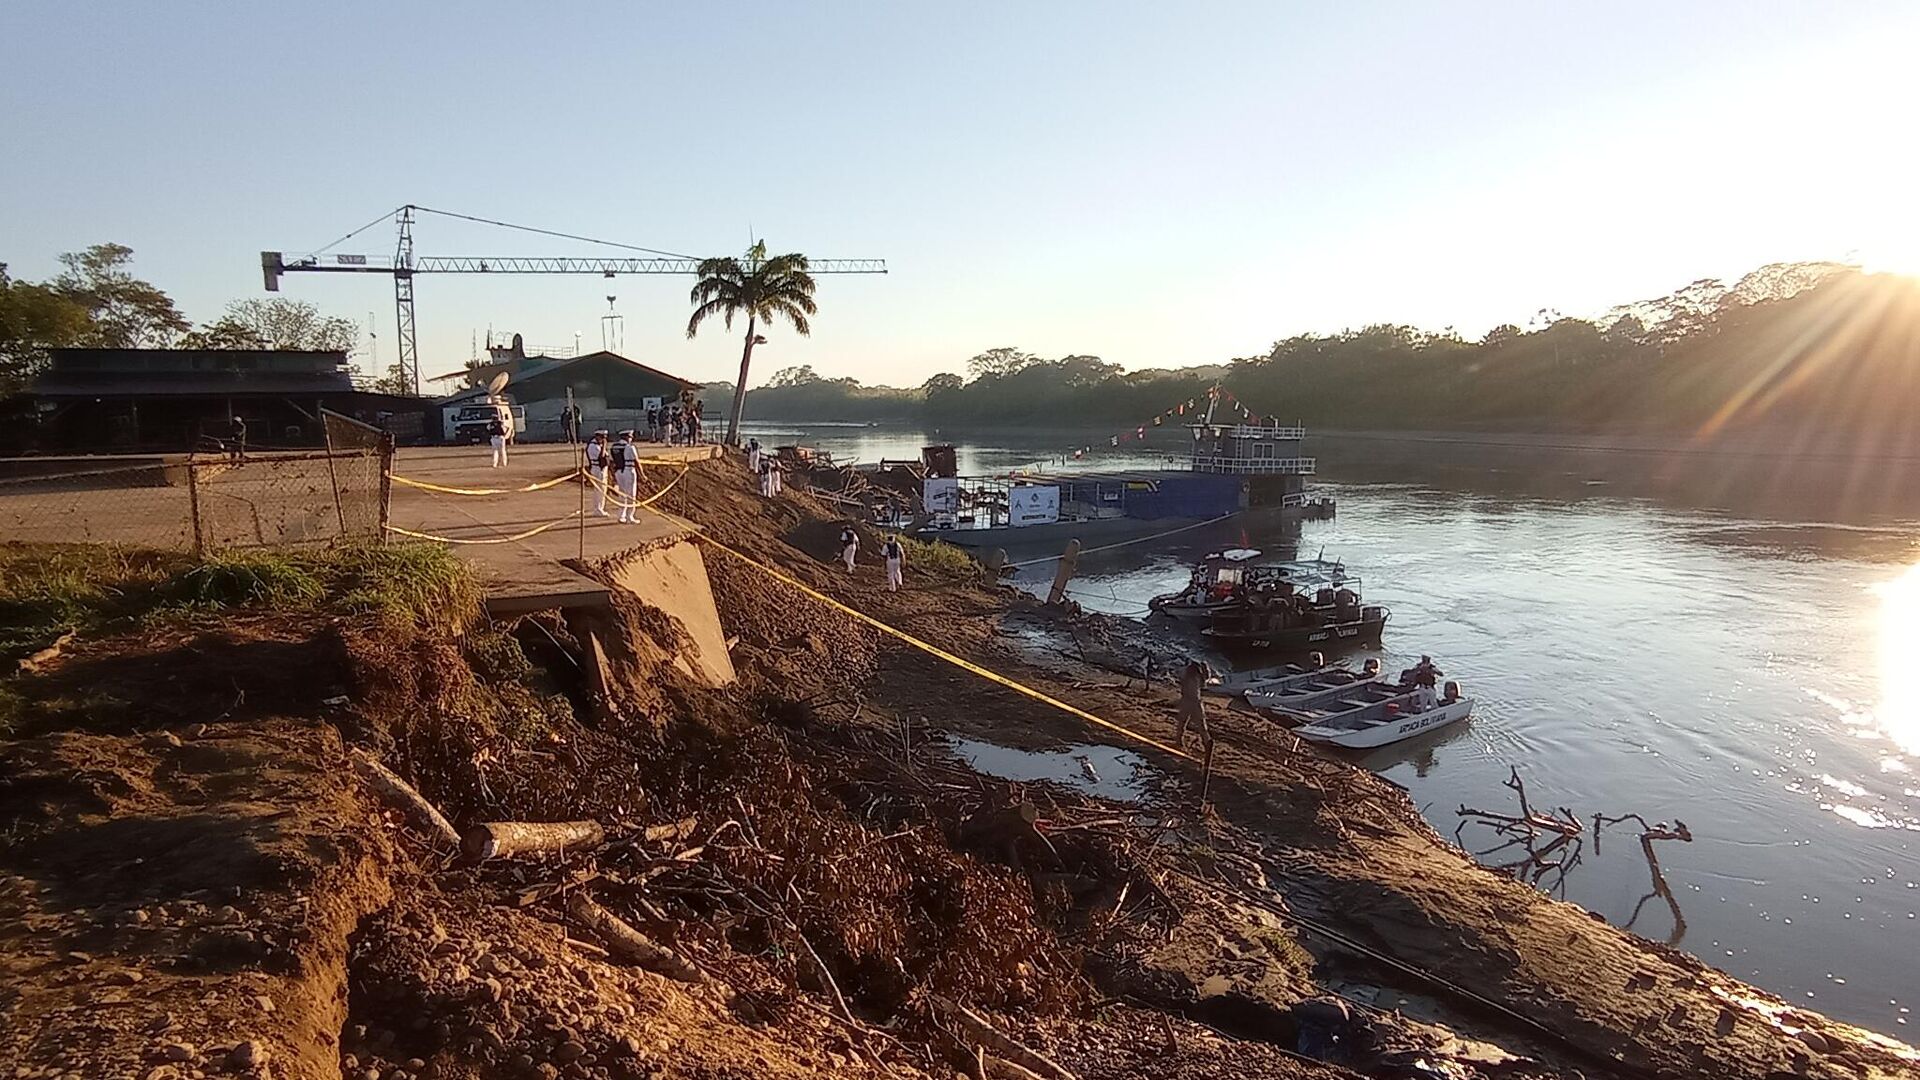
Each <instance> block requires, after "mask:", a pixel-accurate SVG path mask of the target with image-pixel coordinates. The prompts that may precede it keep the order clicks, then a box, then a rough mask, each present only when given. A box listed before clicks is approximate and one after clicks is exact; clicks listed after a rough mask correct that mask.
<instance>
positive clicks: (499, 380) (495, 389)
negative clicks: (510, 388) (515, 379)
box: [487, 371, 507, 397]
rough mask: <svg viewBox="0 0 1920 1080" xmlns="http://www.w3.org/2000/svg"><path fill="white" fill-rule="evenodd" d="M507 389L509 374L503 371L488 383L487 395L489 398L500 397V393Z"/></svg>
mask: <svg viewBox="0 0 1920 1080" xmlns="http://www.w3.org/2000/svg"><path fill="white" fill-rule="evenodd" d="M506 388H507V373H506V372H504V371H503V372H501V373H500V374H498V375H495V376H494V377H493V379H492V380H491V381H490V382H488V383H487V395H488V396H489V397H498V396H499V395H500V391H502V390H505V389H506Z"/></svg>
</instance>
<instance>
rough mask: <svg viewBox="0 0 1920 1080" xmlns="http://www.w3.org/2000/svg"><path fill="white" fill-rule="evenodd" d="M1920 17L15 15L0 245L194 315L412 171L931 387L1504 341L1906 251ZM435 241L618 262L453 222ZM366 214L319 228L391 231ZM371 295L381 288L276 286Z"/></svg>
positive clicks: (437, 304)
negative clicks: (1333, 347) (728, 271)
mask: <svg viewBox="0 0 1920 1080" xmlns="http://www.w3.org/2000/svg"><path fill="white" fill-rule="evenodd" d="M1917 46H1920V5H1912V4H1903V3H1856V4H1844V5H1840V4H1820V3H1804V4H1789V3H1759V2H1754V0H1745V2H1738V3H1732V2H1727V3H1722V2H1707V0H1701V2H1696V3H1687V4H1672V3H1614V4H1605V5H1578V6H1576V5H1547V4H1540V3H1537V2H1531V3H1475V4H1449V5H1415V4H1410V3H1392V4H1389V3H1378V4H1375V3H1353V4H1326V3H1311V4H1308V3H1275V2H1264V3H1262V2H1253V3H1194V4H1180V5H1168V4H1164V3H1129V2H1110V3H1100V4H1093V3H1085V4H1082V3H1065V2H1060V3H1048V4H1031V3H995V2H980V3H972V4H963V5H962V4H944V5H934V4H928V3H857V2H851V0H847V2H836V3H833V4H820V5H798V4H771V3H759V2H741V3H734V4H729V5H725V6H724V7H723V8H712V7H703V6H700V5H687V4H676V5H662V4H645V3H621V4H605V5H595V4H585V3H579V4H565V3H563V4H551V5H538V6H535V5H527V4H523V3H487V2H469V3H462V4H458V5H454V4H435V3H419V4H407V5H393V4H386V3H378V4H376V3H357V2H337V3H328V4H324V5H319V4H316V5H245V6H241V5H213V4H191V3H189V4H150V3H137V4H136V3H105V2H102V3H90V4H84V5H82V4H68V3H39V2H35V0H9V2H8V3H7V4H5V5H0V94H3V95H4V101H5V103H6V107H5V108H4V109H0V161H3V162H4V165H0V262H6V263H8V264H10V268H11V272H12V273H13V274H14V275H15V276H16V277H24V278H41V277H46V276H50V275H52V274H53V273H55V272H56V271H57V269H58V263H57V257H58V255H59V253H60V252H63V251H72V250H77V249H80V248H82V247H85V246H87V245H89V244H93V243H98V242H102V241H117V242H120V243H124V244H128V245H130V246H131V247H133V249H134V251H135V259H136V261H135V270H136V271H137V272H138V273H140V274H141V275H142V276H144V277H146V278H148V279H149V280H152V281H154V282H155V283H156V284H159V285H160V286H162V287H163V288H165V289H167V290H168V291H169V292H170V293H172V295H173V296H174V297H175V299H176V300H177V301H178V302H179V304H180V306H181V308H182V309H183V310H184V311H185V312H186V314H187V315H188V316H189V317H191V318H194V319H196V320H207V319H211V318H213V317H214V316H216V315H217V314H218V313H219V311H220V309H221V307H222V306H223V305H224V304H225V303H227V302H228V301H230V300H234V299H242V298H247V297H253V296H260V295H263V294H262V292H261V281H260V271H259V252H260V251H262V250H263V249H275V250H285V251H288V252H290V253H304V252H307V251H311V250H313V249H316V248H319V247H321V246H322V245H325V244H328V243H330V242H331V241H333V240H335V239H336V238H338V237H340V236H341V235H342V234H344V233H347V232H348V231H349V230H352V229H354V228H356V227H358V226H360V225H362V224H365V223H366V222H368V221H369V220H372V219H375V218H376V216H378V215H380V214H382V213H383V212H386V211H390V210H392V209H393V208H395V207H397V206H399V205H401V204H404V203H416V204H419V205H422V206H429V207H435V208H439V209H444V210H451V211H457V212H461V213H466V214H472V215H477V216H483V217H490V218H495V219H499V220H505V221H512V222H517V223H524V224H527V225H532V226H536V227H540V228H546V229H551V230H557V231H563V232H569V233H577V234H582V235H588V236H593V237H600V238H605V239H610V240H615V241H619V242H624V243H630V244H639V245H645V246H650V247H656V248H661V249H664V250H668V251H675V252H685V253H690V254H697V255H707V254H733V253H737V252H739V251H741V250H743V249H744V248H745V247H746V246H747V243H748V241H749V239H750V238H753V237H760V238H764V239H765V240H766V242H767V244H768V246H769V248H770V250H772V251H775V252H781V251H799V252H804V253H806V254H808V255H811V256H814V257H816V258H832V257H849V258H866V257H878V258H885V259H886V260H887V262H888V267H889V273H888V274H887V275H886V276H884V277H880V276H857V277H856V276H849V277H823V278H822V279H821V281H820V287H819V293H818V297H817V298H818V301H819V304H820V314H819V316H818V317H817V318H816V319H815V320H814V327H813V334H812V336H811V338H800V337H799V336H797V335H796V334H794V333H793V332H791V331H790V330H787V329H785V328H783V327H776V328H775V329H773V330H771V331H769V332H768V337H769V339H770V340H769V343H768V345H767V346H765V347H763V348H761V349H760V350H758V351H757V352H756V354H755V370H754V377H753V379H752V381H753V382H755V383H758V382H761V381H763V380H764V379H765V378H767V377H768V376H770V375H771V374H772V373H773V372H774V371H775V370H778V369H779V368H781V367H784V366H787V365H790V364H811V365H813V366H814V367H815V369H816V370H818V371H819V372H820V373H821V374H823V375H826V376H829V377H838V376H852V377H854V378H857V379H860V380H861V381H863V382H867V383H886V384H891V385H918V384H919V383H920V382H922V381H924V380H925V379H926V378H927V377H928V376H930V375H932V374H935V373H936V372H940V371H954V372H960V371H963V370H964V364H965V361H966V359H967V357H969V356H972V355H973V354H975V353H978V352H980V351H982V350H984V349H987V348H991V347H995V346H1015V347H1018V348H1022V349H1025V350H1028V351H1030V352H1034V353H1037V354H1040V355H1042V356H1047V357H1054V356H1062V355H1067V354H1070V353H1080V354H1092V355H1098V356H1101V357H1103V358H1105V359H1107V360H1109V361H1112V362H1116V363H1120V364H1123V365H1126V366H1127V367H1128V368H1133V369H1137V368H1147V367H1174V366H1185V365H1192V364H1208V363H1219V362H1222V361H1224V360H1226V359H1229V358H1232V357H1235V356H1245V355H1251V354H1256V353H1261V352H1264V351H1265V350H1266V349H1267V348H1268V347H1269V346H1270V344H1271V343H1272V342H1273V341H1274V340H1276V339H1279V338H1284V337H1287V336H1290V335H1293V334H1297V333H1303V332H1329V331H1337V330H1340V329H1343V328H1346V327H1349V326H1360V325H1364V324H1367V323H1375V322H1399V323H1410V324H1414V325H1418V326H1422V327H1425V328H1429V329H1435V330H1438V329H1443V328H1447V327H1452V328H1455V329H1456V330H1458V331H1459V332H1461V333H1465V334H1468V335H1476V336H1477V335H1478V334H1479V333H1481V332H1483V331H1485V330H1486V329H1487V328H1489V327H1491V326H1494V325H1497V324H1499V323H1502V322H1509V321H1511V322H1515V323H1519V324H1524V323H1525V322H1526V321H1527V320H1528V319H1529V318H1531V317H1533V316H1534V315H1535V313H1536V312H1539V311H1541V310H1542V309H1551V310H1554V311H1559V312H1564V313H1567V314H1573V315H1597V314H1599V313H1601V312H1603V311H1605V310H1606V309H1607V308H1608V307H1611V306H1612V305H1614V304H1616V303H1620V302H1625V301H1632V300H1638V299H1644V298H1647V297H1652V296H1658V295H1661V294H1663V293H1665V292H1668V291H1671V290H1672V289H1673V288H1675V287H1678V286H1680V285H1683V284H1685V283H1687V282H1689V281H1692V280H1694V279H1696V278H1700V277H1727V278H1732V277H1737V276H1738V275H1739V274H1741V273H1743V272H1744V271H1746V270H1748V269H1751V268H1753V267H1755V266H1758V265H1760V264H1763V263H1767V262H1772V261H1780V260H1795V259H1850V260H1858V261H1861V262H1863V263H1865V264H1866V265H1867V266H1868V267H1869V268H1874V269H1889V270H1896V271H1902V272H1920V224H1917V223H1916V216H1915V215H1916V209H1915V202H1916V201H1915V198H1914V194H1913V193H1914V192H1915V191H1917V190H1920V186H1916V180H1920V176H1916V173H1920V150H1917V149H1916V142H1917V141H1920V140H1916V139H1915V137H1914V135H1913V131H1914V120H1913V117H1912V115H1911V110H1912V109H1913V107H1914V105H1915V103H1916V102H1920V64H1917V63H1915V62H1914V61H1913V56H1914V55H1915V53H1916V47H1917ZM416 236H417V250H418V252H419V253H420V254H423V255H492V256H498V255H592V254H618V252H615V251H609V250H606V249H596V248H593V247H590V246H587V245H583V244H578V243H574V242H570V241H562V240H556V239H550V238H544V237H539V236H532V235H527V234H524V233H515V232H509V231H503V230H500V229H495V228H489V227H482V226H477V225H470V224H467V223H463V222H456V221H451V220H447V219H439V218H429V219H426V220H424V221H423V222H422V223H421V224H420V225H419V226H418V228H417V230H416ZM393 240H394V231H393V227H392V226H391V225H390V224H389V223H386V222H382V223H380V224H378V225H376V226H375V227H373V228H371V229H369V230H368V231H366V232H365V233H362V234H360V235H359V236H358V237H356V238H354V239H353V240H351V241H348V242H347V243H345V244H344V245H342V246H340V247H337V248H334V249H332V250H333V251H337V252H349V253H360V252H364V253H367V254H374V255H390V254H391V253H392V250H393ZM691 284H692V282H691V280H690V279H687V278H679V277H630V278H621V279H616V280H613V281H607V280H605V279H602V278H599V277H594V276H578V277H488V278H479V277H471V276H451V275H442V276H429V275H423V276H421V277H420V278H418V279H417V281H416V291H417V294H418V312H419V327H420V335H421V366H422V368H423V371H424V372H425V373H426V374H429V375H431V374H436V373H439V372H444V371H448V370H452V369H455V368H458V367H460V366H461V364H462V363H463V362H464V361H465V360H466V359H467V358H468V357H469V356H470V355H472V353H473V342H474V340H475V338H476V336H478V337H480V338H481V339H482V343H483V344H484V335H485V334H486V332H487V330H488V329H489V328H491V329H492V330H494V331H495V332H500V333H508V332H513V331H519V332H520V333H522V334H524V335H525V337H526V339H527V341H528V343H529V344H530V345H533V346H541V345H550V346H571V345H572V344H573V342H574V336H575V334H576V333H577V334H578V335H579V340H580V343H581V345H582V346H584V347H586V348H589V349H590V348H597V347H599V346H600V345H601V344H602V323H601V315H602V314H603V313H605V312H606V311H607V301H606V297H607V295H609V294H612V295H615V296H617V297H618V300H617V308H618V310H619V312H620V313H621V315H622V322H621V327H622V331H623V340H622V341H621V342H620V344H621V346H622V348H621V351H622V352H623V353H625V354H626V355H628V356H630V357H632V358H634V359H637V360H641V361H643V362H646V363H649V364H652V365H654V366H657V367H661V368H665V369H667V370H670V371H674V372H676V373H679V374H683V375H686V376H688V377H691V378H696V379H700V380H705V381H712V380H719V379H732V378H733V376H734V371H735V369H736V367H737V365H738V362H739V345H740V342H739V337H738V335H737V334H728V333H726V332H725V331H724V330H722V329H721V328H720V327H718V326H715V327H713V328H712V329H709V330H703V331H702V333H701V335H700V336H699V337H698V338H697V339H694V340H691V341H689V340H688V339H687V338H686V336H685V320H686V314H687V311H688V303H687V290H688V288H689V287H690V286H691ZM283 289H284V294H285V295H288V296H293V297H297V298H300V299H304V300H309V301H311V302H313V303H315V304H316V305H318V306H320V307H321V308H322V309H323V310H325V311H327V312H328V313H330V314H339V315H345V316H349V317H351V318H354V319H356V320H359V321H361V322H363V323H365V322H367V321H368V320H369V318H371V320H372V327H373V330H374V335H375V336H374V338H373V341H374V345H373V348H374V350H375V351H376V355H377V356H378V357H379V363H382V364H384V363H390V362H391V361H392V358H393V335H394V328H393V323H394V316H393V299H392V288H391V283H390V282H389V281H388V280H387V279H385V278H381V277H374V276H371V275H369V276H365V277H362V276H358V275H351V276H350V275H318V274H300V275H289V276H288V277H287V278H286V280H285V282H284V285H283Z"/></svg>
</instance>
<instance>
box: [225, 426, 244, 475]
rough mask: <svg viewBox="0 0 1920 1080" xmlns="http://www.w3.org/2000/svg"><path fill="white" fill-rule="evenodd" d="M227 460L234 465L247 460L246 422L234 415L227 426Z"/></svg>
mask: <svg viewBox="0 0 1920 1080" xmlns="http://www.w3.org/2000/svg"><path fill="white" fill-rule="evenodd" d="M227 440H228V441H227V460H228V461H230V462H232V463H233V464H235V465H238V464H240V463H241V462H243V461H245V460H247V422H246V421H245V420H242V419H240V417H239V415H238V414H235V415H234V417H233V420H232V422H231V423H229V424H228V425H227Z"/></svg>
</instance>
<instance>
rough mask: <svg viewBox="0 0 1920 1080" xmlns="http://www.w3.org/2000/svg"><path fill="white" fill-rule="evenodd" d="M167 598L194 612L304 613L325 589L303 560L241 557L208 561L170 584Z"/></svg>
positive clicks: (271, 555) (272, 555)
mask: <svg viewBox="0 0 1920 1080" xmlns="http://www.w3.org/2000/svg"><path fill="white" fill-rule="evenodd" d="M164 593H165V595H166V596H167V598H168V599H169V600H171V601H172V602H173V603H175V604H181V605H186V606H189V607H194V608H237V607H252V606H255V605H260V606H265V607H271V608H276V609H285V610H303V609H306V608H309V607H311V606H312V605H314V604H315V603H316V602H318V601H319V599H320V598H321V597H322V596H323V595H325V593H326V589H325V586H323V585H322V584H321V582H320V579H319V578H318V577H317V576H315V575H314V574H313V573H312V572H311V570H309V569H308V567H306V566H304V565H302V560H298V559H294V558H289V557H287V556H284V555H280V554H277V553H267V552H242V553H237V554H228V555H215V556H212V557H210V558H208V559H207V561H205V562H203V563H201V564H200V565H198V566H195V567H193V568H191V569H189V570H186V571H184V572H183V573H180V574H178V575H176V576H175V577H174V578H173V579H172V580H170V581H168V582H167V585H166V588H165V589H164Z"/></svg>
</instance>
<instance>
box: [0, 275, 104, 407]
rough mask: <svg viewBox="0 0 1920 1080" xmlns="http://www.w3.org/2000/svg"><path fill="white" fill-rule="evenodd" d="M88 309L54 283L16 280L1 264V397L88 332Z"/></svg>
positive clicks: (16, 389)
mask: <svg viewBox="0 0 1920 1080" xmlns="http://www.w3.org/2000/svg"><path fill="white" fill-rule="evenodd" d="M87 328H88V318H87V309H86V308H85V307H84V306H82V305H81V304H79V303H77V302H75V301H74V300H73V299H71V298H70V297H68V296H66V295H65V294H63V293H61V292H60V290H58V289H56V288H54V287H53V286H51V285H36V284H34V283H32V282H28V281H15V280H14V279H13V278H12V277H11V276H9V275H8V273H7V267H6V264H5V263H0V397H4V396H6V395H7V394H9V393H14V392H16V391H18V390H19V389H20V386H21V383H22V381H23V380H25V379H28V378H31V377H32V376H33V375H34V374H35V373H37V372H38V371H39V370H40V368H41V366H42V365H44V364H45V363H46V350H48V349H58V348H64V347H66V346H69V345H72V344H74V343H75V342H77V341H79V340H80V338H81V337H82V336H83V335H84V334H85V333H86V332H87Z"/></svg>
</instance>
